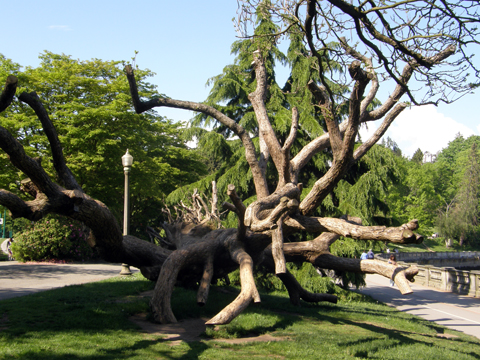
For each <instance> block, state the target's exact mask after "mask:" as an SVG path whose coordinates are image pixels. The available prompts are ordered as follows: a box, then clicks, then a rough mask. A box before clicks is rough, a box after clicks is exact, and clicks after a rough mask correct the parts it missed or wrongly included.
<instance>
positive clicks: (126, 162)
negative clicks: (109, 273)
mask: <svg viewBox="0 0 480 360" xmlns="http://www.w3.org/2000/svg"><path fill="white" fill-rule="evenodd" d="M132 164H133V156H132V155H130V153H129V152H128V149H127V152H126V153H125V155H123V156H122V165H123V173H124V174H125V193H124V194H125V200H124V206H123V235H124V236H125V235H129V234H130V179H129V173H130V170H131V169H132ZM120 275H132V272H131V271H130V267H129V266H128V264H122V271H120Z"/></svg>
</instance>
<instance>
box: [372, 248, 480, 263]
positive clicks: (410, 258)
mask: <svg viewBox="0 0 480 360" xmlns="http://www.w3.org/2000/svg"><path fill="white" fill-rule="evenodd" d="M391 254H394V255H395V257H396V260H397V261H404V262H408V263H416V264H420V265H434V266H438V267H452V266H453V267H468V266H470V267H473V266H480V251H461V252H455V251H444V252H401V253H390V254H387V253H383V254H376V255H375V257H376V258H381V259H384V260H387V259H388V258H389V256H390V255H391Z"/></svg>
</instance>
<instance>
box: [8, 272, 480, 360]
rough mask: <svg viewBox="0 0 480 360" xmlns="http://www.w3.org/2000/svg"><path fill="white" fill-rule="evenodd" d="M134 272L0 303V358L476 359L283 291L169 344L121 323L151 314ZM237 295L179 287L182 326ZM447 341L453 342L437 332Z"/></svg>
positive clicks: (386, 313)
mask: <svg viewBox="0 0 480 360" xmlns="http://www.w3.org/2000/svg"><path fill="white" fill-rule="evenodd" d="M153 285H154V284H153V283H151V282H149V281H147V280H145V279H144V278H142V277H141V275H138V274H137V275H135V276H132V277H117V278H114V279H110V280H107V281H103V282H98V283H91V284H86V285H80V286H69V287H65V288H62V289H56V290H51V291H46V292H42V293H37V294H34V295H29V296H25V297H20V298H14V299H9V300H4V301H0V329H1V330H0V359H54V360H56V359H88V360H93V359H95V360H97V359H99V360H110V359H112V360H113V359H147V360H149V359H215V360H219V359H251V358H255V359H272V358H274V359H366V358H368V359H408V358H414V359H435V360H440V359H455V360H462V359H478V358H480V346H479V345H480V342H479V341H478V340H477V339H475V338H473V337H470V336H466V335H463V334H461V333H458V332H455V331H451V330H447V329H445V328H443V327H441V326H438V325H436V324H434V323H431V322H428V321H425V320H422V319H419V318H416V317H413V316H411V315H408V314H405V313H401V312H398V311H396V310H394V309H392V308H389V307H387V306H385V305H382V304H378V303H376V302H375V301H371V300H370V302H365V301H359V300H362V299H363V298H362V297H358V296H352V297H350V298H349V297H343V298H344V299H346V300H345V301H341V302H340V303H339V304H336V305H334V304H328V303H326V304H306V303H304V304H302V307H294V306H292V305H291V304H290V302H289V299H288V297H287V296H286V294H284V293H271V294H262V303H261V304H260V305H255V306H254V305H251V306H250V307H249V308H248V309H247V310H246V311H244V313H242V314H241V315H240V316H238V317H237V318H236V319H234V320H233V321H232V322H231V323H230V324H228V325H223V326H218V327H215V328H209V329H207V332H206V333H205V334H204V335H203V336H204V337H203V340H202V341H196V342H191V343H185V342H182V343H181V344H180V345H177V346H171V345H170V342H168V341H162V336H161V335H157V334H146V333H142V332H140V331H139V329H138V328H137V327H136V326H135V325H134V324H133V323H132V322H130V321H129V320H128V318H129V316H131V315H133V314H138V313H145V312H148V311H149V306H148V301H149V298H148V297H143V296H139V294H141V293H142V292H144V291H146V290H150V289H152V288H153ZM237 294H238V289H236V288H217V287H213V288H212V290H211V294H210V297H209V301H208V303H207V305H206V306H204V307H197V306H196V305H194V304H195V296H196V293H195V291H193V290H185V289H180V288H179V289H176V290H175V292H174V295H173V300H172V306H173V311H174V313H175V314H176V316H177V318H178V319H179V320H181V319H186V318H190V317H207V318H208V317H211V316H213V315H214V314H215V313H217V312H218V311H219V310H220V309H221V308H222V307H224V306H225V305H226V304H228V303H229V302H230V301H232V300H233V299H234V298H235V297H236V296H237ZM262 334H269V335H271V336H274V337H276V338H279V339H280V341H268V342H249V343H244V344H230V343H226V342H220V341H218V340H221V339H223V338H230V339H234V338H244V337H252V336H258V335H262ZM439 334H440V335H445V334H453V335H454V336H455V337H452V338H440V337H438V335H439Z"/></svg>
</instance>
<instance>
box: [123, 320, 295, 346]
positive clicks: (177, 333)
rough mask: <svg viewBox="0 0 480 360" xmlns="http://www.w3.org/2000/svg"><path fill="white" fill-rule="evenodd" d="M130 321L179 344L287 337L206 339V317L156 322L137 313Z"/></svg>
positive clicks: (267, 340) (239, 342)
mask: <svg viewBox="0 0 480 360" xmlns="http://www.w3.org/2000/svg"><path fill="white" fill-rule="evenodd" d="M130 321H132V322H133V323H134V324H136V325H138V326H139V327H140V328H141V329H142V330H141V331H142V332H144V333H146V334H150V335H162V336H163V341H170V342H171V343H170V345H179V344H180V343H181V342H182V341H185V342H192V341H219V342H224V343H228V344H244V343H248V342H255V341H263V342H269V341H284V340H290V339H289V338H287V337H274V336H272V335H269V334H264V335H260V336H252V337H245V338H238V339H208V338H205V337H202V336H201V335H202V334H203V333H204V332H205V330H206V328H207V327H206V325H205V322H206V321H208V319H188V320H181V321H179V322H177V323H175V324H156V323H153V322H150V321H149V320H148V319H147V315H146V314H138V315H134V316H131V317H130Z"/></svg>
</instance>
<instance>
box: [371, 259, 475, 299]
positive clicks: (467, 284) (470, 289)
mask: <svg viewBox="0 0 480 360" xmlns="http://www.w3.org/2000/svg"><path fill="white" fill-rule="evenodd" d="M390 255H391V254H386V253H385V254H376V255H375V257H376V258H377V259H380V260H384V261H387V259H388V258H389V256H390ZM394 255H395V256H396V259H397V263H398V264H399V265H402V266H405V267H408V266H411V265H417V267H418V270H419V271H418V274H417V276H415V284H419V285H422V286H426V287H430V288H434V289H437V290H441V291H448V292H453V293H457V294H460V295H468V296H473V297H477V298H480V271H477V270H471V271H467V270H457V269H455V268H454V267H453V266H456V267H461V266H479V265H480V252H479V251H464V252H428V253H427V252H422V253H394ZM431 263H435V264H436V265H437V264H440V266H434V265H429V264H431Z"/></svg>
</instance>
